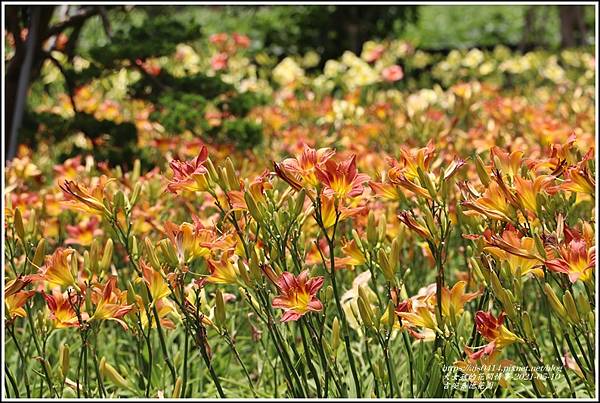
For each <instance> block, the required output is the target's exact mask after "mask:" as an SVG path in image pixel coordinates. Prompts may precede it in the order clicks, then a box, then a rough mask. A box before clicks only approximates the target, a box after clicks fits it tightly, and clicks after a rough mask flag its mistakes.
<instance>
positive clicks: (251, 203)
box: [244, 192, 264, 223]
mask: <svg viewBox="0 0 600 403" xmlns="http://www.w3.org/2000/svg"><path fill="white" fill-rule="evenodd" d="M244 200H246V205H247V206H248V211H249V212H250V215H251V216H252V218H254V219H255V220H256V221H257V222H259V223H261V222H263V220H264V216H263V214H262V211H261V210H260V209H259V208H258V206H257V205H256V201H255V200H254V197H253V196H252V193H250V192H244Z"/></svg>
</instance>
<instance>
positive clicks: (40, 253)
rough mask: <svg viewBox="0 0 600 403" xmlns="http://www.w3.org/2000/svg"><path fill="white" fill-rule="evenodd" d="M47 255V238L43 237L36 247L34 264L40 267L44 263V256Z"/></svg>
mask: <svg viewBox="0 0 600 403" xmlns="http://www.w3.org/2000/svg"><path fill="white" fill-rule="evenodd" d="M45 255H46V240H45V239H44V238H41V239H40V241H39V242H38V244H37V247H36V248H35V254H34V255H33V260H32V262H33V264H34V265H35V266H36V267H40V266H41V265H42V264H43V263H44V256H45Z"/></svg>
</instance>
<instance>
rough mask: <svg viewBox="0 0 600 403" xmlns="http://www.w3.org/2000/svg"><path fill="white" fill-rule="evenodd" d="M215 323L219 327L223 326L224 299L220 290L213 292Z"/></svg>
mask: <svg viewBox="0 0 600 403" xmlns="http://www.w3.org/2000/svg"><path fill="white" fill-rule="evenodd" d="M215 323H216V325H217V326H218V327H219V328H222V327H223V326H225V301H224V300H223V294H222V293H221V290H217V292H216V294H215Z"/></svg>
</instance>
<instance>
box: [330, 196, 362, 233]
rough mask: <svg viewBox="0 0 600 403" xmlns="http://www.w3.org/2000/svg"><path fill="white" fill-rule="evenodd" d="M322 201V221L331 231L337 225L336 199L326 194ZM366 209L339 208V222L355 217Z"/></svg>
mask: <svg viewBox="0 0 600 403" xmlns="http://www.w3.org/2000/svg"><path fill="white" fill-rule="evenodd" d="M320 200H321V220H323V226H324V227H325V229H329V228H331V227H333V226H334V225H335V219H336V211H335V199H334V197H333V196H325V195H324V194H322V195H321V197H320ZM365 208H366V207H354V208H352V207H344V206H338V209H339V214H340V217H339V219H338V222H342V221H344V220H345V219H347V218H350V217H353V216H355V215H357V214H360V213H362V212H364V211H365Z"/></svg>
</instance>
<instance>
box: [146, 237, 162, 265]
mask: <svg viewBox="0 0 600 403" xmlns="http://www.w3.org/2000/svg"><path fill="white" fill-rule="evenodd" d="M144 241H145V243H146V250H147V251H148V262H149V263H150V266H152V268H153V269H154V270H156V271H160V270H161V267H160V261H159V260H158V256H156V249H155V248H154V244H153V243H152V241H151V240H150V238H146V239H145V240H144Z"/></svg>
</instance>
